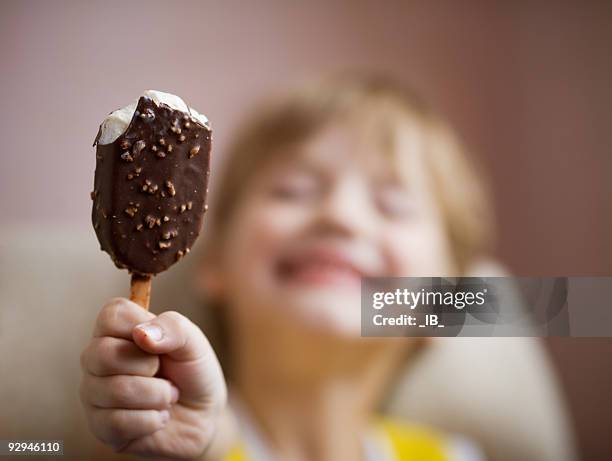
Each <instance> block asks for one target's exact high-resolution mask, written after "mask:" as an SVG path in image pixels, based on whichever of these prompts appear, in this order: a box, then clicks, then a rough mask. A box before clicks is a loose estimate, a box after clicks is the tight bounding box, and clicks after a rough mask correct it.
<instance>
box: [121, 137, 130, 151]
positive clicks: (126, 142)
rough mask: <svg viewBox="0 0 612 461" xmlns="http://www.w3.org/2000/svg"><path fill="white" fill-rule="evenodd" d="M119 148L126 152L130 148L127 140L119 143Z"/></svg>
mask: <svg viewBox="0 0 612 461" xmlns="http://www.w3.org/2000/svg"><path fill="white" fill-rule="evenodd" d="M119 147H121V148H122V149H123V150H128V149H129V148H130V142H129V141H128V140H127V139H124V140H122V141H121V142H120V143H119Z"/></svg>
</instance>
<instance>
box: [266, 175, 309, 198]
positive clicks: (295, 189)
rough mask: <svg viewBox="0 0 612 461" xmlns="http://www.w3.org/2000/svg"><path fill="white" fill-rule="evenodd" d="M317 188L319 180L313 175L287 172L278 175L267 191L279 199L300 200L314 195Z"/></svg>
mask: <svg viewBox="0 0 612 461" xmlns="http://www.w3.org/2000/svg"><path fill="white" fill-rule="evenodd" d="M319 189H320V184H319V181H318V179H317V178H316V177H315V176H314V175H312V174H309V173H304V172H289V173H284V174H281V175H279V177H278V178H277V179H275V180H274V181H273V182H272V184H271V186H270V189H269V193H270V195H271V196H272V197H274V198H277V199H280V200H291V201H301V200H309V199H311V198H314V197H316V196H317V194H318V192H319Z"/></svg>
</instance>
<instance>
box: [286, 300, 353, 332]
mask: <svg viewBox="0 0 612 461" xmlns="http://www.w3.org/2000/svg"><path fill="white" fill-rule="evenodd" d="M296 295H297V294H296ZM296 295H294V296H287V297H285V298H284V300H285V301H286V304H285V307H284V309H285V312H287V314H288V315H290V316H291V317H292V318H293V319H294V321H295V322H298V323H299V324H300V326H301V327H303V328H308V329H310V330H311V331H313V332H314V333H320V334H324V335H333V336H338V337H345V338H357V337H360V336H361V297H360V294H359V293H357V292H355V291H352V292H347V293H342V292H341V290H340V292H338V291H332V290H330V289H329V288H328V289H325V290H308V293H300V294H299V296H296Z"/></svg>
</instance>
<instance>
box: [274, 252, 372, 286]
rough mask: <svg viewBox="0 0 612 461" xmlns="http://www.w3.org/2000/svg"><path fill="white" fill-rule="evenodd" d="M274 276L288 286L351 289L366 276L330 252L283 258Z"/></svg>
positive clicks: (308, 253) (344, 256)
mask: <svg viewBox="0 0 612 461" xmlns="http://www.w3.org/2000/svg"><path fill="white" fill-rule="evenodd" d="M276 274H277V276H278V277H279V278H280V279H281V280H282V281H284V282H287V283H292V284H300V285H323V286H324V285H331V286H351V287H355V286H356V287H359V286H360V284H361V278H362V277H365V276H366V273H365V271H364V270H362V269H361V268H360V267H359V266H358V264H356V263H355V262H354V261H353V260H352V259H351V258H350V257H348V256H347V255H345V254H342V253H340V252H337V251H330V250H311V251H306V252H303V253H299V254H297V255H293V256H289V257H287V258H283V259H281V260H280V261H279V263H278V265H277V267H276Z"/></svg>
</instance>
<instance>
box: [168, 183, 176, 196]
mask: <svg viewBox="0 0 612 461" xmlns="http://www.w3.org/2000/svg"><path fill="white" fill-rule="evenodd" d="M166 188H167V189H168V193H169V194H170V197H174V196H175V195H176V189H175V188H174V184H172V181H166Z"/></svg>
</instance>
